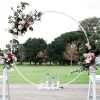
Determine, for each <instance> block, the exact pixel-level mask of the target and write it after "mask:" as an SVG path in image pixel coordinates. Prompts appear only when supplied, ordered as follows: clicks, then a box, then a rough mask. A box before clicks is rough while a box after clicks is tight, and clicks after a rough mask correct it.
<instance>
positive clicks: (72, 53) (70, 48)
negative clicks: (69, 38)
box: [63, 42, 79, 65]
mask: <svg viewBox="0 0 100 100" xmlns="http://www.w3.org/2000/svg"><path fill="white" fill-rule="evenodd" d="M63 56H64V59H65V60H70V61H71V65H72V61H75V62H78V60H79V51H78V47H77V43H76V42H72V43H69V44H68V45H67V46H66V50H65V52H64V53H63Z"/></svg>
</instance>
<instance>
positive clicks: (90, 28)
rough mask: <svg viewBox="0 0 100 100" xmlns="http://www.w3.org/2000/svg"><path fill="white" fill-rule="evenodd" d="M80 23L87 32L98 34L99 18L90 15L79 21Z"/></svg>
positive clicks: (99, 30)
mask: <svg viewBox="0 0 100 100" xmlns="http://www.w3.org/2000/svg"><path fill="white" fill-rule="evenodd" d="M80 24H81V25H82V27H83V28H84V30H85V31H86V33H88V34H94V33H98V34H100V18H97V17H92V18H87V19H84V20H82V21H80Z"/></svg>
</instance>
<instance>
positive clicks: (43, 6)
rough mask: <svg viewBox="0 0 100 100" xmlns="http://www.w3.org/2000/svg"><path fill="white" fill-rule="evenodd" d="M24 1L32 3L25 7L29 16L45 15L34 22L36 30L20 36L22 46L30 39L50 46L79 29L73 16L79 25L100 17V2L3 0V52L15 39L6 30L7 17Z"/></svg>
mask: <svg viewBox="0 0 100 100" xmlns="http://www.w3.org/2000/svg"><path fill="white" fill-rule="evenodd" d="M21 1H25V2H28V3H29V4H30V6H29V7H27V8H26V12H27V13H28V12H29V11H33V12H34V10H37V11H41V12H43V15H42V18H41V21H40V22H36V23H34V25H33V29H34V31H28V32H26V33H25V34H24V35H23V36H20V37H18V40H19V42H20V43H23V42H25V41H26V40H27V39H28V38H29V37H31V38H43V39H44V40H46V42H47V43H50V42H51V41H53V40H54V38H56V37H58V36H60V35H61V34H62V33H64V32H67V31H74V30H77V29H78V24H77V23H76V22H75V21H74V20H72V19H71V18H70V17H72V18H74V19H75V20H76V21H77V22H79V21H81V20H84V19H86V18H89V17H94V16H96V17H100V0H2V1H1V3H0V22H1V24H0V34H1V35H0V48H2V49H4V48H5V45H6V44H8V43H9V41H10V40H11V39H12V35H11V34H10V33H8V31H7V28H8V27H9V24H8V16H9V15H11V14H12V12H11V9H10V8H11V7H13V8H16V6H17V5H18V4H19V3H20V2H21ZM46 11H55V12H60V13H64V14H65V15H64V14H60V13H55V12H46ZM67 15H68V16H70V17H68V16H67Z"/></svg>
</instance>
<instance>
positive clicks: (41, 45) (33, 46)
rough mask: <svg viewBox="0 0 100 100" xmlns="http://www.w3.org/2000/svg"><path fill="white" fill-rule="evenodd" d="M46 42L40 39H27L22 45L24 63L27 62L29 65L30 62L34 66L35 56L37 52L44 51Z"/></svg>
mask: <svg viewBox="0 0 100 100" xmlns="http://www.w3.org/2000/svg"><path fill="white" fill-rule="evenodd" d="M46 46H47V44H46V42H45V40H43V39H42V38H41V39H40V38H38V39H36V38H34V39H32V38H29V39H28V40H27V41H26V42H25V43H24V44H23V47H24V52H25V59H26V61H29V62H30V64H31V62H32V61H34V62H35V64H36V62H37V61H36V55H37V53H38V52H39V51H41V50H45V49H46Z"/></svg>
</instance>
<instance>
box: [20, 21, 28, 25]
mask: <svg viewBox="0 0 100 100" xmlns="http://www.w3.org/2000/svg"><path fill="white" fill-rule="evenodd" d="M25 23H26V21H24V20H22V21H19V22H18V24H20V25H25Z"/></svg>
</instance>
